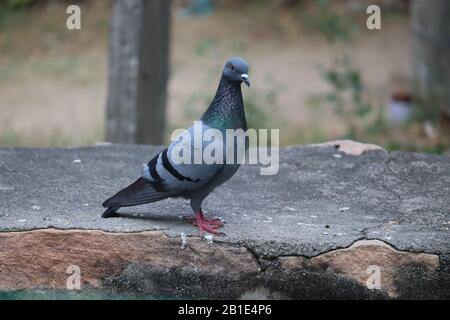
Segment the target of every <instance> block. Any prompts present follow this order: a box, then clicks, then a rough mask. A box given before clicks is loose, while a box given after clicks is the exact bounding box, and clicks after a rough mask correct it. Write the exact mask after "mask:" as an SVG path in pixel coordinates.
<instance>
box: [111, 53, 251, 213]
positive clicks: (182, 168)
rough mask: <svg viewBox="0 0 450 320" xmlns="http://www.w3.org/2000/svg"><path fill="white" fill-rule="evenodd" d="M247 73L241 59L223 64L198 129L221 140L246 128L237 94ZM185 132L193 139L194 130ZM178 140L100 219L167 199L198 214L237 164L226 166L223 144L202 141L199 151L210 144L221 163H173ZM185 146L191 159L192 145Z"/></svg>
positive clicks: (157, 157)
mask: <svg viewBox="0 0 450 320" xmlns="http://www.w3.org/2000/svg"><path fill="white" fill-rule="evenodd" d="M247 74H248V64H247V62H246V61H245V60H244V59H242V58H231V59H230V60H228V61H227V62H226V64H225V67H224V70H223V72H222V77H221V79H220V83H219V87H218V89H217V92H216V95H215V97H214V99H213V101H212V102H211V104H210V106H209V107H208V109H207V110H206V112H205V113H204V114H203V116H202V118H201V126H202V130H207V129H211V128H212V129H217V130H219V131H221V132H222V133H223V136H224V138H225V130H226V129H243V130H246V129H247V123H246V119H245V112H244V104H243V99H242V92H241V83H242V82H244V83H246V84H247V85H248V86H250V82H249V79H248V75H247ZM187 132H188V133H190V134H191V136H192V137H193V136H194V135H193V133H194V127H191V128H189V129H188V130H187ZM182 141H183V140H179V141H175V142H173V143H171V144H170V145H169V146H168V148H167V149H164V150H163V151H162V152H160V153H159V154H157V155H156V156H155V157H154V158H153V159H152V160H151V161H150V162H149V163H148V164H147V165H146V166H145V167H144V170H143V172H142V176H141V177H140V178H139V179H138V180H136V181H135V182H134V183H132V184H131V185H129V186H128V187H126V188H125V189H123V190H121V191H119V192H118V193H117V194H115V195H114V196H112V197H111V198H109V199H108V200H106V201H105V202H104V203H103V206H104V207H106V208H108V209H107V210H106V211H105V212H104V213H103V215H102V216H103V217H112V216H116V215H117V213H116V211H117V210H118V209H119V208H120V207H127V206H135V205H140V204H145V203H151V202H155V201H159V200H162V199H165V198H168V197H182V198H186V199H190V204H191V207H192V210H193V211H194V213H198V212H201V204H202V202H203V200H204V199H205V198H206V197H207V196H208V195H209V194H210V193H211V192H212V191H213V190H214V189H215V188H216V187H218V186H220V185H221V184H223V183H224V182H225V181H227V180H228V179H230V178H231V177H232V176H233V175H234V174H235V172H236V171H237V170H238V168H239V164H236V163H232V164H228V163H226V148H225V144H226V142H225V141H216V140H214V141H213V142H203V143H202V145H201V148H202V152H203V150H204V149H205V148H206V147H207V146H208V145H209V144H210V143H214V147H215V148H222V150H223V161H222V162H221V163H214V164H205V163H202V164H186V163H181V164H179V163H176V162H175V161H174V160H173V159H172V154H173V152H174V149H176V148H180V147H181V145H180V144H181V143H182ZM189 147H190V148H191V157H192V160H193V157H194V145H193V144H191V145H190V146H189ZM177 150H178V149H177ZM191 163H193V162H191Z"/></svg>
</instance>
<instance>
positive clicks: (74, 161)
mask: <svg viewBox="0 0 450 320" xmlns="http://www.w3.org/2000/svg"><path fill="white" fill-rule="evenodd" d="M73 163H81V160H80V159H75V160H73Z"/></svg>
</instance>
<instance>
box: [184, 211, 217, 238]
mask: <svg viewBox="0 0 450 320" xmlns="http://www.w3.org/2000/svg"><path fill="white" fill-rule="evenodd" d="M192 224H193V225H194V226H197V227H198V231H199V233H200V235H203V233H204V232H208V233H211V234H215V235H218V236H219V235H223V233H222V232H220V231H219V230H218V229H219V228H221V227H223V224H224V223H223V221H221V220H219V219H206V218H205V217H204V216H203V212H201V211H199V212H197V213H196V215H195V219H194V220H193V221H192Z"/></svg>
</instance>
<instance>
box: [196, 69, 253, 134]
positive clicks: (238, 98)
mask: <svg viewBox="0 0 450 320" xmlns="http://www.w3.org/2000/svg"><path fill="white" fill-rule="evenodd" d="M201 120H202V121H203V123H204V124H206V125H208V126H210V127H212V128H216V129H219V130H223V131H224V130H226V129H243V130H247V122H246V120H245V111H244V103H243V100H242V91H241V84H240V83H237V82H232V81H230V80H228V79H227V78H226V77H225V76H222V78H221V79H220V83H219V87H218V88H217V92H216V95H215V96H214V99H213V101H212V102H211V104H210V105H209V107H208V109H207V110H206V111H205V113H204V114H203V116H202V118H201Z"/></svg>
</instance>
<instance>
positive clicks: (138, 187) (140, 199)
mask: <svg viewBox="0 0 450 320" xmlns="http://www.w3.org/2000/svg"><path fill="white" fill-rule="evenodd" d="M172 195H173V194H172V193H170V192H158V191H156V190H155V188H153V186H152V184H151V183H150V182H149V181H148V180H145V179H143V178H139V179H138V180H136V181H135V182H133V183H132V184H130V185H129V186H128V187H126V188H125V189H122V190H121V191H119V192H117V193H116V194H115V195H114V196H112V197H111V198H109V199H108V200H106V201H105V202H103V207H105V208H112V207H131V206H137V205H140V204H145V203H151V202H155V201H158V200H162V199H165V198H168V197H170V196H172Z"/></svg>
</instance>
